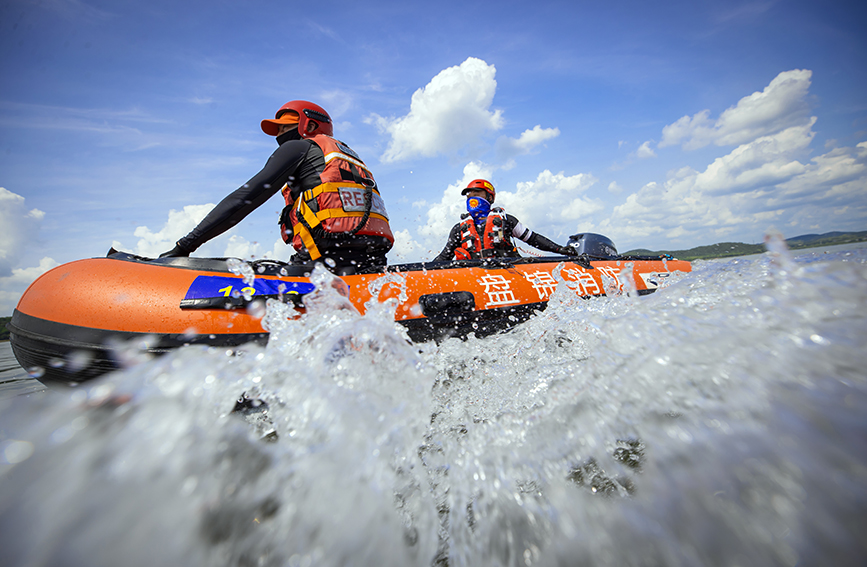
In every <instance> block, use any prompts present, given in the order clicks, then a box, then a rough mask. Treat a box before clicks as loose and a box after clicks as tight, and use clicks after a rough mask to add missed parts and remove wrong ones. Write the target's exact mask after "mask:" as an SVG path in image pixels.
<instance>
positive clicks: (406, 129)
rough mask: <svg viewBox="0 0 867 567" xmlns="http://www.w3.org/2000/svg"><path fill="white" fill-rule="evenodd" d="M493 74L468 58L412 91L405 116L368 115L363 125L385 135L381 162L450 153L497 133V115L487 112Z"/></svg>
mask: <svg viewBox="0 0 867 567" xmlns="http://www.w3.org/2000/svg"><path fill="white" fill-rule="evenodd" d="M495 75H496V69H495V68H494V66H493V65H488V64H487V63H485V62H484V61H482V60H481V59H477V58H475V57H470V58H468V59H467V60H466V61H464V62H463V63H461V64H460V65H458V66H455V67H449V68H448V69H444V70H443V71H440V72H439V73H438V74H437V75H436V76H435V77H434V78H433V79H431V81H430V82H429V83H428V84H427V85H426V86H424V87H423V88H420V89H418V90H417V91H415V93H413V95H412V100H411V102H410V111H409V114H407V115H406V116H403V117H400V118H384V117H382V116H379V115H376V114H374V115H371V117H370V118H368V119H367V121H368V122H373V123H374V124H375V125H376V126H377V127H378V128H379V129H380V131H383V132H386V133H388V134H389V135H390V136H391V142H390V143H389V145H388V148H387V149H386V151H385V153H384V154H383V156H382V160H383V161H386V162H395V161H400V160H405V159H409V158H412V157H415V156H424V157H431V156H435V155H437V154H450V153H453V152H454V151H456V150H458V149H460V148H463V147H466V146H468V145H472V144H475V143H477V141H478V140H479V138H480V136H481V135H482V134H484V133H485V132H487V131H489V130H499V129H500V128H502V127H503V118H502V113H501V111H499V110H494V111H492V110H491V103H492V102H493V100H494V93H495V92H496V90H497V81H496V80H495V79H494V76H495Z"/></svg>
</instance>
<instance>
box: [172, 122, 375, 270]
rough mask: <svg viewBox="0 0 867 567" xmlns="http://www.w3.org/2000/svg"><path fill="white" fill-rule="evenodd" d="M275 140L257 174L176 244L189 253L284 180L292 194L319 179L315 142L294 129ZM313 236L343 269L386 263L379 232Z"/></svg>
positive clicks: (299, 259)
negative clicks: (266, 159)
mask: <svg viewBox="0 0 867 567" xmlns="http://www.w3.org/2000/svg"><path fill="white" fill-rule="evenodd" d="M277 142H278V143H279V144H280V146H279V147H278V148H277V149H276V150H275V151H274V153H273V154H271V157H270V158H268V162H267V163H266V164H265V167H263V168H262V170H261V171H260V172H259V173H257V174H256V175H254V176H253V178H252V179H250V180H249V181H248V182H247V183H245V184H244V185H242V186H241V187H239V188H238V189H236V190H235V191H233V192H232V193H231V194H230V195H228V196H227V197H226V198H224V199H223V200H222V201H220V202H219V204H217V206H216V207H214V209H213V210H212V211H211V212H210V213H208V216H206V217H205V218H204V219H203V220H202V222H200V223H199V225H198V226H197V227H196V228H194V229H193V230H192V231H190V233H189V234H188V235H186V236H185V237H183V238H181V239H180V240H178V246H179V247H180V248H181V249H183V250H184V251H186V252H193V251H194V250H196V249H197V248H198V247H199V246H201V245H202V244H204V243H205V242H207V241H209V240H211V239H212V238H216V237H217V236H219V235H221V234H223V233H224V232H226V231H227V230H229V229H230V228H232V227H233V226H235V225H236V224H238V223H239V222H241V221H242V220H243V219H244V217H246V216H247V215H249V214H250V213H252V212H253V211H254V210H256V208H258V207H259V206H261V205H262V204H263V203H264V202H265V201H267V200H268V199H270V198H271V197H272V196H273V195H274V194H275V193H277V192H278V191H280V189H281V188H282V187H283V185H284V184H285V183H287V182H288V183H289V187H290V188H291V190H292V197H293V198H294V199H297V198H298V196H299V195H300V194H301V193H302V192H304V191H306V190H308V189H312V188H314V187H316V186H318V185H320V184H321V183H322V181H321V179H320V177H319V174H320V173H321V172H322V170H324V169H325V158H324V156H323V155H322V149H321V148H320V147H319V146H318V145H316V144H315V143H314V142H312V141H311V140H306V139H301V138H300V137H299V135H298V131H297V129H293V130H291V131H289V132H286V133H284V134H283V135H281V136H278V137H277ZM313 237H314V239H315V240H316V242H317V246H318V248H319V251H320V252H321V253H322V256H323V258H326V259H331V260H333V261H334V262H335V264H336V265H337V267H338V268H343V269H341V272H342V273H347V272H349V271H352V268H356V269H357V270H358V271H374V270H377V269H381V268H382V267H384V266H385V264H386V258H385V254H386V253H387V252H388V251H389V250H390V249H391V246H392V244H391V242H390V241H389V240H388V239H387V238H385V237H384V236H370V235H352V236H348V235H329V234H326V233H325V231H324V230H323V229H322V227H321V226H318V227H315V228H314V229H313ZM309 261H310V256H309V255H308V254H307V251H306V250H301V251H299V252H297V253H296V254H295V255H293V256H292V262H294V263H305V262H309Z"/></svg>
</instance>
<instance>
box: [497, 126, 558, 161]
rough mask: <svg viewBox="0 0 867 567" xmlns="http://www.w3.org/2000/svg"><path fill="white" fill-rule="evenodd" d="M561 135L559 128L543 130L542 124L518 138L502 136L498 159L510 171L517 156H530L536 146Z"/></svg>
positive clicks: (498, 144) (498, 145)
mask: <svg viewBox="0 0 867 567" xmlns="http://www.w3.org/2000/svg"><path fill="white" fill-rule="evenodd" d="M559 135H560V129H559V128H542V125H541V124H536V125H535V126H534V127H533V128H532V129H530V130H524V131H523V132H522V133H521V135H520V136H519V137H518V138H509V137H507V136H501V137H500V139H499V140H497V157H498V158H499V159H500V160H501V161H503V162H506V163H507V166H506V168H507V169H508V168H510V166H511V165H513V162H511V160H512V159H513V158H514V157H515V156H519V155H524V154H528V153H530V152H531V151H533V149H534V148H535V147H536V146H538V145H540V144H543V143H545V141H546V140H550V139H552V138H556V137H557V136H559Z"/></svg>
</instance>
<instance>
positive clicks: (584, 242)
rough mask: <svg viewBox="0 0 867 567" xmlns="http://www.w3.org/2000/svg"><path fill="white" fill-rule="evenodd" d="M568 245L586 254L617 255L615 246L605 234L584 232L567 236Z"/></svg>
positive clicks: (609, 256)
mask: <svg viewBox="0 0 867 567" xmlns="http://www.w3.org/2000/svg"><path fill="white" fill-rule="evenodd" d="M567 245H568V246H571V247H573V248H575V249H576V250H577V251H578V253H579V254H587V255H588V256H602V257H606V258H614V257H617V255H618V254H617V247H616V246H614V242H612V241H611V239H610V238H608V237H607V236H603V235H601V234H594V233H592V232H584V233H581V234H573V235H572V236H570V237H569V242H568V243H567Z"/></svg>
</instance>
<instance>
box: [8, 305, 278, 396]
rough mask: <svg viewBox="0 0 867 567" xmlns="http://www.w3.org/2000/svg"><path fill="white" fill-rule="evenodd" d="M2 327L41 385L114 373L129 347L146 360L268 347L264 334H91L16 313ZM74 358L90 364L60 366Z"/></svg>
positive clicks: (102, 331)
mask: <svg viewBox="0 0 867 567" xmlns="http://www.w3.org/2000/svg"><path fill="white" fill-rule="evenodd" d="M7 326H8V327H9V331H10V337H9V338H10V342H11V344H12V351H13V352H14V353H15V358H17V359H18V363H19V364H20V365H21V366H22V367H23V368H25V369H30V368H34V367H37V368H41V369H43V371H44V374H43V375H42V377H40V378H39V380H40V381H43V382H44V381H46V380H48V381H55V382H64V383H71V382H80V381H82V380H87V379H89V378H93V377H95V376H99V375H100V374H104V373H105V372H109V371H111V370H114V369H116V368H118V363H117V357H116V351H117V348H118V347H119V346H122V345H123V344H125V343H128V342H129V341H136V342H138V343H139V344H141V345H143V346H142V348H141V350H143V351H145V352H148V353H151V354H162V353H165V352H168V351H169V350H173V349H175V348H178V347H181V346H184V345H192V344H203V345H208V346H219V347H223V346H225V347H234V346H238V345H242V344H245V343H248V342H257V343H259V344H265V343H266V342H267V341H268V333H235V334H219V335H210V334H200V335H192V336H191V335H186V334H165V335H154V334H152V333H137V332H129V331H111V330H106V329H93V328H90V327H81V326H78V325H68V324H66V323H58V322H56V321H48V320H46V319H41V318H39V317H33V316H31V315H26V314H24V313H22V312H20V311H18V310H17V309H16V310H15V311H14V312H13V313H12V320H11V321H10V322H9V323H8V324H7ZM73 353H84V355H85V358H89V363H88V364H87V366H85V367H84V368H80V369H75V370H74V371H70V370H69V369H67V368H64V366H60V364H61V363H64V362H65V361H66V360H67V359H68V358H69V355H71V354H73Z"/></svg>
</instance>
